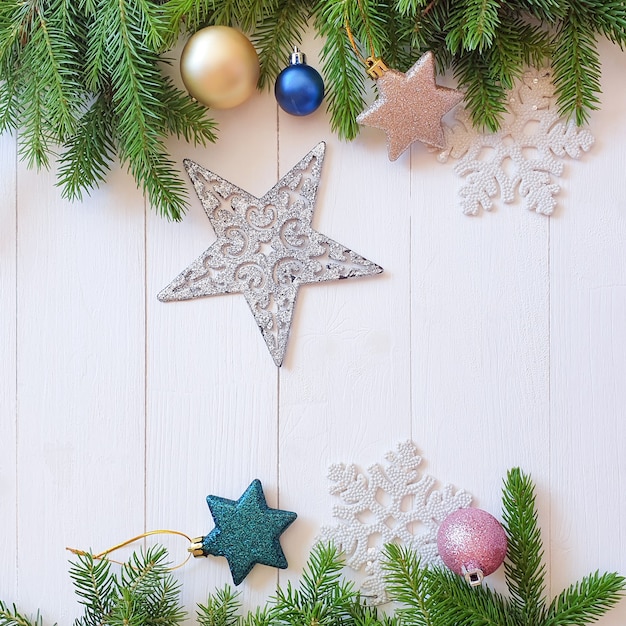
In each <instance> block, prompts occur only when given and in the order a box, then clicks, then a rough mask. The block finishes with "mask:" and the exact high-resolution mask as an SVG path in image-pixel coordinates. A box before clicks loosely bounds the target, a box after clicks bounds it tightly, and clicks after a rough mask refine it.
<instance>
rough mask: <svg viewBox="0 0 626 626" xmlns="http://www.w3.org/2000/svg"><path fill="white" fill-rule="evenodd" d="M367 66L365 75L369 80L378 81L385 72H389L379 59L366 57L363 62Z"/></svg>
mask: <svg viewBox="0 0 626 626" xmlns="http://www.w3.org/2000/svg"><path fill="white" fill-rule="evenodd" d="M365 63H366V64H367V70H366V71H367V74H368V76H369V77H370V78H373V79H374V80H378V79H379V78H380V77H381V76H382V75H383V74H384V73H385V72H387V71H388V70H389V68H388V67H387V65H386V64H385V62H384V61H383V60H382V58H381V57H368V58H367V60H366V61H365Z"/></svg>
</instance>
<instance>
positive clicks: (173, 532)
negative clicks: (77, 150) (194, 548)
mask: <svg viewBox="0 0 626 626" xmlns="http://www.w3.org/2000/svg"><path fill="white" fill-rule="evenodd" d="M151 535H177V536H179V537H184V538H185V539H187V541H189V542H190V543H192V541H193V540H192V539H191V537H189V536H188V535H186V534H185V533H181V532H180V531H178V530H149V531H147V532H145V533H141V535H137V536H136V537H133V538H132V539H128V540H126V541H123V542H122V543H118V544H117V545H115V546H113V547H112V548H109V549H108V550H105V551H104V552H100V553H99V554H94V555H93V558H94V559H96V560H99V559H103V558H105V557H106V556H107V555H108V554H110V553H111V552H115V550H119V549H120V548H124V547H125V546H127V545H129V544H131V543H134V542H135V541H139V540H140V539H145V538H146V537H150V536H151ZM66 550H68V551H69V552H71V553H72V554H76V555H78V556H87V555H89V554H90V553H89V552H85V551H84V550H77V549H76V548H66ZM190 558H191V554H189V555H188V556H187V558H186V559H185V560H184V561H183V562H182V563H179V564H178V565H174V566H173V567H168V568H167V569H168V571H170V572H171V571H173V570H175V569H179V568H181V567H183V565H186V563H187V561H189V559H190ZM108 561H110V562H111V563H117V564H118V565H124V563H122V562H121V561H115V560H113V559H108Z"/></svg>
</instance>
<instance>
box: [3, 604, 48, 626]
mask: <svg viewBox="0 0 626 626" xmlns="http://www.w3.org/2000/svg"><path fill="white" fill-rule="evenodd" d="M0 626H43V622H42V619H41V616H40V615H39V613H37V615H36V616H35V618H34V619H31V618H28V617H26V616H24V615H22V614H21V613H20V612H19V611H18V610H17V608H16V607H15V605H13V606H12V607H10V606H8V605H6V604H5V603H4V602H2V601H0Z"/></svg>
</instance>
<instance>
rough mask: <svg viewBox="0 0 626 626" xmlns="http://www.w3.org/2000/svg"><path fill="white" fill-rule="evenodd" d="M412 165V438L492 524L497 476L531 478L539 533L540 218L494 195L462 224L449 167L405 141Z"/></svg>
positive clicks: (498, 578) (545, 279)
mask: <svg viewBox="0 0 626 626" xmlns="http://www.w3.org/2000/svg"><path fill="white" fill-rule="evenodd" d="M411 165H412V167H411V173H412V197H411V207H410V211H411V215H412V223H411V224H412V241H411V245H412V257H411V263H412V281H411V295H412V327H411V335H412V351H411V356H412V376H411V379H412V394H413V434H414V438H415V439H416V441H418V442H419V444H420V445H421V446H422V447H423V449H424V450H425V454H426V455H427V458H428V459H429V460H430V461H431V463H429V468H431V471H432V473H433V474H434V475H435V476H437V477H438V478H440V479H441V480H444V481H447V482H451V483H453V484H455V485H456V486H457V487H463V488H465V489H467V490H468V491H469V492H470V493H472V494H473V496H474V504H475V505H476V506H479V507H481V508H483V509H486V510H488V511H489V512H491V513H492V514H494V515H495V516H496V517H498V518H499V517H500V512H501V487H502V480H503V478H504V477H505V474H506V471H507V470H508V469H510V468H511V467H513V466H521V467H522V468H523V469H524V470H525V471H527V472H530V473H531V474H532V476H533V478H534V480H535V481H536V483H537V484H538V487H539V494H540V497H539V502H540V506H541V511H540V520H541V523H542V525H543V526H544V527H545V528H546V529H547V528H548V527H549V508H547V495H548V494H547V488H548V485H549V467H550V464H549V453H550V448H549V438H548V435H549V422H548V418H549V413H548V409H549V404H548V403H549V389H548V381H549V379H548V373H549V352H548V345H549V344H548V341H549V276H548V243H549V242H548V228H549V222H548V220H547V219H546V218H545V217H543V216H540V215H537V214H535V213H531V212H529V211H527V210H526V209H525V208H524V207H523V205H522V203H521V202H516V203H515V204H511V205H505V204H502V203H498V199H496V201H495V202H496V204H497V206H498V208H497V209H496V210H494V211H493V212H490V213H486V214H482V215H479V216H474V217H470V216H466V215H464V214H463V213H462V210H461V207H460V202H459V197H458V190H459V188H460V187H461V184H462V180H461V179H459V178H457V176H456V174H455V173H454V170H453V166H454V161H452V160H450V161H449V162H448V163H447V164H445V165H442V164H439V163H438V162H437V159H436V154H432V153H430V152H428V151H427V150H426V149H425V148H424V147H423V146H420V145H414V147H413V148H412V162H411ZM503 576H504V574H503V570H499V571H498V573H497V574H494V576H492V577H490V580H492V581H493V583H494V584H496V585H499V586H500V587H502V584H503Z"/></svg>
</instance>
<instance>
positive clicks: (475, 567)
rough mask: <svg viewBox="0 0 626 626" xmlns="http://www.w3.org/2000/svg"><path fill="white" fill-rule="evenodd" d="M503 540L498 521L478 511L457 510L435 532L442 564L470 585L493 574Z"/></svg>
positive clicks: (503, 553)
mask: <svg viewBox="0 0 626 626" xmlns="http://www.w3.org/2000/svg"><path fill="white" fill-rule="evenodd" d="M506 548H507V539H506V533H505V532H504V528H502V525H501V524H500V522H499V521H498V520H497V519H496V518H495V517H493V515H490V514H489V513H487V511H483V510H481V509H474V508H469V509H459V510H458V511H454V513H450V515H448V517H446V518H445V519H444V520H443V522H441V525H440V526H439V531H438V533H437V549H438V550H439V556H441V558H442V560H443V562H444V563H445V564H446V565H447V566H448V567H449V568H450V569H451V570H452V571H453V572H455V573H456V574H459V575H461V576H464V577H465V579H466V580H467V582H468V583H469V584H470V585H472V586H477V585H480V584H481V582H482V580H483V577H484V576H489V574H492V573H493V572H495V571H496V570H497V569H498V568H499V567H500V565H502V562H503V561H504V557H505V556H506Z"/></svg>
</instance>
